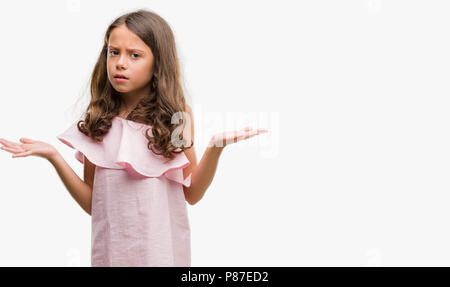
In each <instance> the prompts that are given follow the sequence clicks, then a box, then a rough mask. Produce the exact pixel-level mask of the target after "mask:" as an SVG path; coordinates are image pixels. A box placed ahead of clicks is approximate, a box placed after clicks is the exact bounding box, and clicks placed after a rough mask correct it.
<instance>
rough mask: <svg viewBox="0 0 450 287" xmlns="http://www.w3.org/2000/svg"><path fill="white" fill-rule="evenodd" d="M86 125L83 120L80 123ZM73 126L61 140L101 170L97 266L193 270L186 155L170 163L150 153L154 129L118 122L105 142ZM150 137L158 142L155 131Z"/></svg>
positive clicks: (96, 193)
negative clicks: (191, 265) (185, 188)
mask: <svg viewBox="0 0 450 287" xmlns="http://www.w3.org/2000/svg"><path fill="white" fill-rule="evenodd" d="M80 119H82V118H80ZM77 122H78V121H76V122H75V123H73V124H72V125H71V126H70V127H69V128H68V129H67V130H66V131H65V132H63V133H62V134H60V135H58V136H57V139H59V140H60V141H61V142H63V143H64V144H66V145H68V146H69V147H71V148H73V149H75V150H76V152H75V157H76V159H77V160H78V161H80V162H81V163H84V156H86V158H87V159H89V161H91V162H92V163H93V164H95V165H96V167H95V177H94V182H93V191H92V212H91V216H92V217H91V218H92V229H91V265H92V266H184V267H189V266H190V264H191V246H190V225H189V220H188V214H187V204H186V200H185V196H184V192H183V185H185V186H187V187H189V186H190V184H191V175H192V174H190V175H189V176H188V177H187V178H186V179H184V178H183V168H185V167H186V166H188V165H189V164H190V162H189V160H188V159H187V157H186V155H185V154H184V153H179V154H175V159H174V160H172V161H171V162H165V161H166V159H165V158H164V157H163V156H162V155H161V156H159V155H155V154H154V153H153V152H152V151H151V150H149V149H148V147H147V144H148V140H147V138H146V137H145V131H146V130H147V129H148V128H150V129H151V126H149V125H145V124H141V123H136V122H133V121H130V120H125V119H122V118H121V117H114V118H113V120H112V126H111V128H110V130H109V131H108V133H107V134H106V136H104V138H103V142H101V143H99V142H95V141H94V140H92V139H91V138H89V137H88V136H86V135H84V134H83V133H81V132H80V131H79V130H78V128H77ZM148 134H149V136H153V135H152V133H151V130H150V131H149V133H148Z"/></svg>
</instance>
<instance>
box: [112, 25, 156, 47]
mask: <svg viewBox="0 0 450 287" xmlns="http://www.w3.org/2000/svg"><path fill="white" fill-rule="evenodd" d="M108 44H109V45H111V46H114V47H118V48H121V47H122V46H123V47H124V48H127V49H141V50H144V51H150V48H149V47H148V46H147V45H146V44H145V42H144V41H142V39H141V38H139V37H138V36H137V35H136V34H134V33H133V32H132V31H130V30H129V29H128V28H127V27H126V26H125V25H121V26H119V27H116V28H114V29H113V30H112V31H111V34H110V35H109V39H108Z"/></svg>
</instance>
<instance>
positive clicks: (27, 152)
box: [12, 150, 32, 158]
mask: <svg viewBox="0 0 450 287" xmlns="http://www.w3.org/2000/svg"><path fill="white" fill-rule="evenodd" d="M30 154H32V151H31V150H29V151H26V152H23V153H19V154H14V155H13V156H12V157H14V158H15V157H24V156H28V155H30Z"/></svg>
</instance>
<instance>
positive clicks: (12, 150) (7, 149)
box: [0, 146, 24, 153]
mask: <svg viewBox="0 0 450 287" xmlns="http://www.w3.org/2000/svg"><path fill="white" fill-rule="evenodd" d="M0 148H1V149H3V150H6V151H9V152H14V153H16V152H23V151H24V150H23V149H19V148H11V147H6V146H2V147H0Z"/></svg>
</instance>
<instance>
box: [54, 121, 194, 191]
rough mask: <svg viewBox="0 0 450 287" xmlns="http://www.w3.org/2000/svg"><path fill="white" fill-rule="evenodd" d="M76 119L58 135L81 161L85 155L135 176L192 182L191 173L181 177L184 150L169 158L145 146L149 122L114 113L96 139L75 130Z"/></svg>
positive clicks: (97, 163)
mask: <svg viewBox="0 0 450 287" xmlns="http://www.w3.org/2000/svg"><path fill="white" fill-rule="evenodd" d="M79 120H81V118H80V119H79ZM79 120H78V121H79ZM78 121H76V122H75V123H73V124H72V125H71V126H70V127H69V128H68V129H67V130H66V131H64V132H63V133H61V134H60V135H58V136H57V139H58V140H60V141H61V142H62V143H64V144H66V145H67V146H69V147H71V148H72V149H75V150H76V151H75V158H76V159H77V160H78V161H79V162H81V163H83V164H84V156H86V158H88V159H89V161H90V162H92V163H93V164H95V165H96V166H100V167H103V168H112V169H126V170H127V171H128V172H129V173H130V174H131V175H133V176H137V177H160V176H163V175H164V176H166V177H167V178H168V179H170V180H172V181H174V182H177V183H179V184H182V185H185V186H187V187H189V186H190V185H191V175H192V174H190V175H189V176H188V177H187V178H186V179H184V177H183V168H185V167H187V166H188V165H189V164H190V162H189V160H188V158H187V157H186V155H185V154H184V152H182V153H178V154H175V158H174V159H173V160H171V161H168V160H167V159H166V158H165V157H164V156H162V155H156V154H154V153H153V152H152V151H151V150H150V149H149V148H148V147H147V145H148V140H147V138H146V137H145V132H146V130H147V129H149V128H150V130H149V135H150V136H152V134H151V126H149V125H145V124H141V123H136V122H133V121H129V120H125V119H122V118H120V117H114V118H113V119H112V126H111V128H110V129H109V131H108V133H107V134H106V135H105V136H104V137H103V142H96V141H94V140H93V139H91V138H90V137H88V136H86V135H85V134H83V133H82V132H80V131H79V130H78V127H77V123H78Z"/></svg>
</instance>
